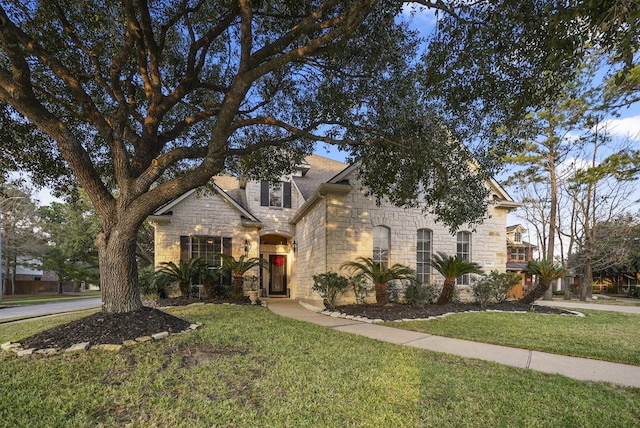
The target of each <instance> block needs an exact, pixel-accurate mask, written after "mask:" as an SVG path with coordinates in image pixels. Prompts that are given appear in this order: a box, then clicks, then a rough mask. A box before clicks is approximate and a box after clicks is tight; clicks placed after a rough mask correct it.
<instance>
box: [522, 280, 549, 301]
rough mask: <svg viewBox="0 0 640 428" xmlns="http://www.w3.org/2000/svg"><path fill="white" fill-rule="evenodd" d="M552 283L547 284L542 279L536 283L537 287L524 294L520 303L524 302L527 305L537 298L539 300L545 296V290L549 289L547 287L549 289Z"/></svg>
mask: <svg viewBox="0 0 640 428" xmlns="http://www.w3.org/2000/svg"><path fill="white" fill-rule="evenodd" d="M550 285H551V284H550V283H549V284H545V283H544V282H542V281H538V283H537V284H536V286H535V287H533V289H532V290H531V291H530V292H529V293H527V295H526V296H524V297H523V298H522V299H520V300H519V302H520V303H524V304H526V305H530V304H532V303H533V302H535V301H536V300H538V299H539V298H541V297H542V296H544V293H545V291H547V289H549V286H550Z"/></svg>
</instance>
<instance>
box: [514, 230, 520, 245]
mask: <svg viewBox="0 0 640 428" xmlns="http://www.w3.org/2000/svg"><path fill="white" fill-rule="evenodd" d="M513 242H518V243H520V242H522V233H521V232H518V231H516V232H514V234H513Z"/></svg>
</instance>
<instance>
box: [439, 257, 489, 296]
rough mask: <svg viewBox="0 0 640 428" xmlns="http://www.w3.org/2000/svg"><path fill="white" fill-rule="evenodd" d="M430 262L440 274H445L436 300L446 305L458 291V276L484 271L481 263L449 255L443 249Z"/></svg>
mask: <svg viewBox="0 0 640 428" xmlns="http://www.w3.org/2000/svg"><path fill="white" fill-rule="evenodd" d="M428 263H429V265H431V266H432V267H433V268H434V269H435V270H436V271H438V273H440V275H442V276H444V284H443V286H442V292H441V293H440V297H438V300H437V301H436V304H437V305H444V304H447V303H449V302H451V300H453V296H454V295H455V291H456V278H458V277H459V276H462V275H467V274H471V273H476V274H481V273H482V268H481V267H480V265H479V264H477V263H474V262H469V261H467V260H464V259H461V258H460V257H457V256H456V257H454V256H449V255H447V254H446V253H444V252H442V251H439V252H438V253H436V254H434V255H433V257H432V259H431V260H429V262H428Z"/></svg>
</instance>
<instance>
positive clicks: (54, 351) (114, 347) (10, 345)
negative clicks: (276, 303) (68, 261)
mask: <svg viewBox="0 0 640 428" xmlns="http://www.w3.org/2000/svg"><path fill="white" fill-rule="evenodd" d="M205 304H208V303H205V302H196V303H191V304H189V305H187V306H203V305H205ZM211 304H218V303H211ZM222 305H231V306H235V303H226V302H225V303H222ZM261 306H266V302H262V305H261ZM151 307H154V306H151ZM174 307H176V306H164V307H157V306H156V307H155V309H166V308H174ZM200 326H201V324H191V325H190V326H189V328H188V329H187V330H184V331H181V332H178V333H173V334H171V333H169V332H168V331H161V332H159V333H156V334H152V335H151V336H142V337H136V338H135V340H125V341H124V342H123V343H122V344H115V343H107V344H97V345H93V346H91V343H90V342H83V343H76V344H75V345H73V346H71V347H69V348H67V349H64V350H61V349H59V348H43V349H37V348H30V349H24V348H22V346H20V343H19V342H6V343H3V344H1V345H0V350H2V351H6V352H15V353H16V354H17V355H18V356H19V357H25V356H28V355H33V354H41V355H58V354H66V353H72V352H86V351H88V350H89V349H102V350H104V351H113V352H118V351H119V350H121V349H122V347H123V346H132V345H135V344H138V343H142V342H148V341H150V340H160V339H164V338H165V337H168V336H172V335H174V336H175V335H177V334H182V333H187V332H189V331H193V330H196V329H197V328H199V327H200Z"/></svg>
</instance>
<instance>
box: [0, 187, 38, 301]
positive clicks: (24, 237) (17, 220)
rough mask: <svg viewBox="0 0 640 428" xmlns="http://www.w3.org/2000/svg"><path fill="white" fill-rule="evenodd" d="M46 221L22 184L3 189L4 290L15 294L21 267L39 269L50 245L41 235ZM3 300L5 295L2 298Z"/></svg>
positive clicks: (0, 198)
mask: <svg viewBox="0 0 640 428" xmlns="http://www.w3.org/2000/svg"><path fill="white" fill-rule="evenodd" d="M41 224H42V222H41V219H40V216H39V215H38V211H37V208H36V205H35V202H34V201H33V200H32V198H31V195H30V193H29V192H28V190H27V188H26V187H25V186H24V185H23V184H22V183H21V182H19V181H14V182H10V183H6V184H4V185H3V187H2V188H0V229H1V230H0V232H1V233H2V237H1V239H0V240H1V241H2V251H1V253H2V260H0V267H1V268H4V271H3V272H2V275H1V276H2V282H3V284H0V289H2V290H3V291H2V292H3V293H6V294H9V293H11V294H15V289H14V288H13V286H14V285H15V274H16V269H17V268H18V267H25V268H39V267H40V262H41V258H42V255H43V254H44V252H45V250H46V243H45V240H44V239H43V236H42V234H40V233H38V229H39V228H40V226H41ZM0 301H2V296H0Z"/></svg>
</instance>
